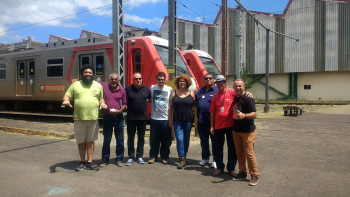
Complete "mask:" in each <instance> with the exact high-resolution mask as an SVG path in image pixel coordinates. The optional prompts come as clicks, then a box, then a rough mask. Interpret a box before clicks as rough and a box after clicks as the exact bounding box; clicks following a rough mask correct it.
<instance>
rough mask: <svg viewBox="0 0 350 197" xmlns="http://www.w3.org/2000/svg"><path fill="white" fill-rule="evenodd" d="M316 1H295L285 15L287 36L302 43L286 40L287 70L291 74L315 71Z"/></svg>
mask: <svg viewBox="0 0 350 197" xmlns="http://www.w3.org/2000/svg"><path fill="white" fill-rule="evenodd" d="M314 8H315V0H302V1H300V0H299V1H298V0H296V1H293V2H292V4H291V6H290V7H289V10H288V12H287V13H286V15H285V19H286V34H287V35H290V36H293V37H296V38H299V39H300V41H299V42H296V41H295V40H292V39H289V38H285V42H286V51H285V57H286V58H285V69H284V71H285V72H286V73H289V72H313V71H314V54H315V53H314V50H315V45H314V40H315V38H314V37H315V35H314V31H315V25H314V22H315V13H314Z"/></svg>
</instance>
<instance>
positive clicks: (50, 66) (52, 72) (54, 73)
mask: <svg viewBox="0 0 350 197" xmlns="http://www.w3.org/2000/svg"><path fill="white" fill-rule="evenodd" d="M62 76H63V58H57V59H49V60H47V77H62Z"/></svg>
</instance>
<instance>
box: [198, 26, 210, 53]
mask: <svg viewBox="0 0 350 197" xmlns="http://www.w3.org/2000/svg"><path fill="white" fill-rule="evenodd" d="M199 49H200V50H203V51H206V52H209V51H208V50H209V49H208V27H207V26H201V27H200V47H199Z"/></svg>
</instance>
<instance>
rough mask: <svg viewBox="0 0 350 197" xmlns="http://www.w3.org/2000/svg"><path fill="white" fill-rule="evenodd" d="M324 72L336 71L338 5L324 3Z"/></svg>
mask: <svg viewBox="0 0 350 197" xmlns="http://www.w3.org/2000/svg"><path fill="white" fill-rule="evenodd" d="M325 9H326V13H325V15H326V19H325V29H326V34H325V36H326V38H325V71H337V70H338V53H339V51H338V48H339V42H338V39H339V38H338V34H339V23H338V21H339V14H338V13H339V4H338V3H334V2H331V3H330V2H326V8H325Z"/></svg>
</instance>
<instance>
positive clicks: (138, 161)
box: [137, 157, 145, 164]
mask: <svg viewBox="0 0 350 197" xmlns="http://www.w3.org/2000/svg"><path fill="white" fill-rule="evenodd" d="M137 163H139V164H145V161H144V160H143V159H142V158H141V157H140V158H139V159H138V160H137Z"/></svg>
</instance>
